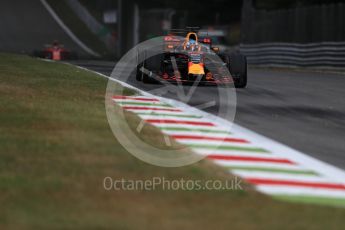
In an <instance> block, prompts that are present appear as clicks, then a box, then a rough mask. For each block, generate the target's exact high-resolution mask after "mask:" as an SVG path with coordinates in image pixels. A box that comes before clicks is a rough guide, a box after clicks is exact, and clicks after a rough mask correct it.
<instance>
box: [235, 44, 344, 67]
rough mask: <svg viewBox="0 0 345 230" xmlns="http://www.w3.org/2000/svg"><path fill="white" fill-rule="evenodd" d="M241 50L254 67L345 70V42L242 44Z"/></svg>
mask: <svg viewBox="0 0 345 230" xmlns="http://www.w3.org/2000/svg"><path fill="white" fill-rule="evenodd" d="M240 50H241V52H242V53H243V54H245V55H246V56H247V60H248V63H249V64H253V65H266V66H273V65H279V66H296V67H318V68H337V69H338V68H342V69H344V70H345V42H321V43H308V44H296V43H259V44H241V45H240Z"/></svg>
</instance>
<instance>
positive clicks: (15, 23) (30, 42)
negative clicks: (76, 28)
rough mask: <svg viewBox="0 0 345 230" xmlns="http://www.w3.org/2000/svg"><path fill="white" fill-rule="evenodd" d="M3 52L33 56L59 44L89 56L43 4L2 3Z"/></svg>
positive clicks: (5, 0) (4, 0)
mask: <svg viewBox="0 0 345 230" xmlns="http://www.w3.org/2000/svg"><path fill="white" fill-rule="evenodd" d="M0 28H1V32H0V50H1V51H2V52H12V53H25V54H31V53H32V52H33V50H34V49H42V48H43V46H44V45H45V44H51V43H52V42H53V41H54V40H56V39H57V40H59V42H60V43H62V44H64V45H65V47H66V48H67V49H70V50H72V51H75V52H77V53H78V55H80V56H89V55H87V54H86V53H85V51H83V50H82V49H81V48H80V47H79V46H78V45H77V44H76V43H75V42H74V41H73V40H72V39H71V38H70V37H69V36H68V35H67V34H66V33H65V32H64V31H63V30H62V28H61V27H60V26H59V25H58V24H57V23H56V21H55V20H54V19H53V18H52V17H51V15H50V14H49V13H48V11H47V10H46V9H45V8H44V6H43V5H42V3H41V2H40V1H39V0H30V1H25V0H1V1H0Z"/></svg>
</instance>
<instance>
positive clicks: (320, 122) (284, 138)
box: [73, 61, 345, 169]
mask: <svg viewBox="0 0 345 230" xmlns="http://www.w3.org/2000/svg"><path fill="white" fill-rule="evenodd" d="M73 64H75V65H79V66H82V67H85V68H88V69H91V70H94V71H97V72H100V73H103V74H105V75H107V76H110V74H111V73H112V71H113V68H114V66H115V63H114V62H99V61H76V62H73ZM248 77H249V84H248V87H247V88H246V89H237V113H236V117H235V123H237V124H239V125H241V126H243V127H246V128H248V129H250V130H252V131H255V132H257V133H259V134H262V135H264V136H267V137H269V138H271V139H273V140H276V141H278V142H280V143H283V144H286V145H288V146H290V147H292V148H295V149H297V150H299V151H302V152H304V153H306V154H308V155H311V156H313V157H315V158H317V159H320V160H322V161H324V162H327V163H330V164H332V165H335V166H337V167H339V168H342V169H345V99H344V98H345V91H344V89H345V75H342V74H335V73H334V74H333V73H321V72H319V73H317V72H304V71H303V72H302V71H291V70H272V69H270V70H268V69H249V72H248ZM127 83H129V84H131V85H133V86H135V87H137V88H140V89H143V90H145V91H151V90H153V89H157V88H158V87H162V86H160V85H155V84H143V83H141V82H137V81H136V80H135V76H134V75H132V76H131V77H130V78H129V79H128V81H127ZM185 89H186V90H189V89H190V86H185ZM164 96H165V97H170V98H173V99H178V97H177V95H176V94H173V93H169V94H167V95H164ZM217 98H218V90H217V87H212V86H209V87H198V88H197V89H196V91H195V92H194V94H193V96H192V98H191V100H190V101H189V102H188V104H190V105H193V106H195V105H200V104H203V103H205V102H209V101H211V100H213V99H214V100H216V101H218V100H217ZM219 106H220V105H219V104H218V103H217V105H216V106H213V107H210V108H207V109H205V110H206V111H207V112H210V113H213V114H217V113H218V109H219Z"/></svg>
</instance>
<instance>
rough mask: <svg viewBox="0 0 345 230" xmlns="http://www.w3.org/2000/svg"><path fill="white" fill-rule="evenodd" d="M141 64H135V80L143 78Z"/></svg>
mask: <svg viewBox="0 0 345 230" xmlns="http://www.w3.org/2000/svg"><path fill="white" fill-rule="evenodd" d="M142 66H143V65H142V64H139V65H137V73H136V76H135V79H136V80H137V81H142V80H143V75H144V74H143V72H141V70H140V69H141V67H142Z"/></svg>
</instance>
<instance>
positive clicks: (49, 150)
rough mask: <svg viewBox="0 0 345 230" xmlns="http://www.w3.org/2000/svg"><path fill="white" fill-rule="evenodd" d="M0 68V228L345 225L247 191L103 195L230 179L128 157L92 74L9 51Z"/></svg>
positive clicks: (337, 215)
mask: <svg viewBox="0 0 345 230" xmlns="http://www.w3.org/2000/svg"><path fill="white" fill-rule="evenodd" d="M0 70H1V71H0V80H1V84H0V93H1V97H0V110H1V113H0V124H1V125H0V133H1V135H0V203H1V209H0V229H57V228H59V229H96V228H99V229H162V228H163V229H178V228H180V229H188V228H195V229H229V228H231V229H339V228H341V227H340V226H343V225H344V223H345V219H344V216H345V210H344V209H341V208H332V207H323V206H316V205H305V204H294V203H287V202H286V203H285V202H280V201H276V200H273V199H271V198H270V197H266V196H263V195H261V194H258V193H256V192H255V191H253V190H251V189H250V187H247V188H248V189H247V190H246V191H242V190H238V191H215V190H208V191H196V190H192V191H183V190H179V191H164V190H162V189H157V190H154V191H138V190H137V191H125V190H120V191H115V190H111V191H107V190H105V189H104V188H103V180H104V178H105V177H107V176H110V177H112V178H118V179H120V178H125V179H133V180H139V179H142V180H144V179H148V180H151V179H152V178H154V177H160V178H163V177H164V178H166V179H170V180H180V179H181V178H183V179H184V180H188V179H191V180H200V181H202V182H205V181H207V180H210V179H213V180H220V181H225V180H229V179H232V177H231V175H228V174H227V173H225V172H224V171H223V170H222V169H220V168H218V167H215V166H213V165H212V164H210V163H208V162H207V161H202V162H200V163H198V164H195V165H191V166H188V167H183V168H174V169H171V168H159V167H155V166H151V165H148V164H145V163H143V162H141V161H140V160H137V159H136V158H134V157H133V156H132V155H130V154H129V153H127V152H126V151H125V150H124V149H123V148H122V147H121V145H120V144H119V143H118V142H117V141H116V139H115V138H114V137H113V135H112V133H111V131H110V128H109V126H108V123H107V119H106V114H105V109H104V94H105V88H106V84H107V81H106V80H105V79H102V78H100V77H98V76H96V75H94V74H92V73H90V72H87V71H83V70H80V69H77V68H75V67H73V66H69V65H64V64H61V63H54V62H44V61H41V60H36V59H32V58H29V57H25V56H15V55H7V54H0ZM127 92H128V93H130V91H127ZM128 119H133V120H134V121H135V119H136V117H135V116H132V117H128ZM147 128H148V129H149V130H146V132H147V135H148V136H150V138H153V137H157V138H158V136H159V133H158V131H157V130H156V129H154V128H152V127H147Z"/></svg>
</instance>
